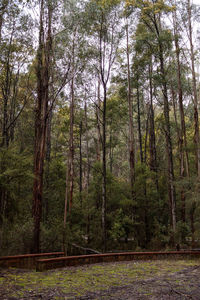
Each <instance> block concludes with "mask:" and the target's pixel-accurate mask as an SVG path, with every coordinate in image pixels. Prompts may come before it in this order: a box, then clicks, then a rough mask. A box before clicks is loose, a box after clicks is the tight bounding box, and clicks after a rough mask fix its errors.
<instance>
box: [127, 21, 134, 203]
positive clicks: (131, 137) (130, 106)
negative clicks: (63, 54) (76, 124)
mask: <svg viewBox="0 0 200 300" xmlns="http://www.w3.org/2000/svg"><path fill="white" fill-rule="evenodd" d="M128 28H129V27H128V23H127V25H126V57H127V82H128V114H129V169H130V186H131V195H132V199H133V201H134V200H135V193H134V182H135V150H134V130H133V99H132V95H131V75H130V54H129V31H128Z"/></svg>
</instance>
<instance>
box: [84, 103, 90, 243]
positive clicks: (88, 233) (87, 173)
mask: <svg viewBox="0 0 200 300" xmlns="http://www.w3.org/2000/svg"><path fill="white" fill-rule="evenodd" d="M84 112H85V130H86V157H87V163H86V169H85V170H86V172H85V190H86V198H87V199H86V201H87V220H86V235H87V243H88V244H89V243H90V203H89V199H88V189H89V181H90V160H89V137H88V113H87V102H86V98H85V106H84Z"/></svg>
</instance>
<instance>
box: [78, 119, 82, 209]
mask: <svg viewBox="0 0 200 300" xmlns="http://www.w3.org/2000/svg"><path fill="white" fill-rule="evenodd" d="M82 134H83V122H82V120H81V121H80V125H79V159H80V162H79V194H80V204H81V208H82V202H83V199H82V191H83V155H82Z"/></svg>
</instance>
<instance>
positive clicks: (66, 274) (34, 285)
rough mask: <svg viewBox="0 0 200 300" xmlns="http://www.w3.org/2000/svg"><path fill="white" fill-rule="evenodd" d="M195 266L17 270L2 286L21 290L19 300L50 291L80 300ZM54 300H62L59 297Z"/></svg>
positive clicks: (115, 265) (131, 264)
mask: <svg viewBox="0 0 200 300" xmlns="http://www.w3.org/2000/svg"><path fill="white" fill-rule="evenodd" d="M195 265H199V261H194V260H191V261H189V260H187V261H154V262H151V261H146V262H120V263H113V264H103V265H98V264H96V265H89V266H82V267H81V266H80V267H72V268H65V269H57V270H53V271H48V272H45V273H36V272H30V271H27V272H23V273H21V272H20V273H19V274H18V273H17V270H16V271H15V272H14V273H13V270H12V272H11V273H10V272H9V271H8V272H7V274H6V281H5V280H4V279H2V278H0V285H4V286H5V285H6V286H7V287H8V290H9V288H11V287H12V286H14V287H15V288H16V289H19V290H18V291H17V292H16V295H17V297H19V298H20V297H22V296H24V294H25V293H27V292H32V293H33V292H35V293H38V292H43V291H45V290H51V289H54V290H55V289H56V290H57V291H60V292H62V293H64V294H70V295H73V297H75V296H78V297H81V296H83V295H85V294H87V293H88V292H93V291H94V290H95V291H104V290H108V289H109V288H110V287H117V286H122V285H124V284H126V285H130V284H132V283H133V282H135V281H138V280H145V279H148V278H152V277H155V276H157V277H159V276H162V275H167V276H169V275H170V274H172V273H175V272H179V271H181V270H183V269H184V268H186V267H190V266H195ZM4 278H5V274H4ZM169 280H170V277H169ZM176 283H179V281H178V280H177V281H176ZM144 292H145V291H144ZM146 292H147V291H146ZM148 292H149V293H150V292H151V291H148ZM150 294H151V293H150ZM150 294H149V295H150ZM145 295H148V294H145ZM9 296H10V294H9ZM13 296H14V295H13ZM61 298H62V297H61ZM61 298H60V299H61ZM55 299H59V297H58V298H55Z"/></svg>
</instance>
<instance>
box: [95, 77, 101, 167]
mask: <svg viewBox="0 0 200 300" xmlns="http://www.w3.org/2000/svg"><path fill="white" fill-rule="evenodd" d="M100 107H101V95H100V80H98V88H97V105H96V117H97V161H100V160H101V125H100Z"/></svg>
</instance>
